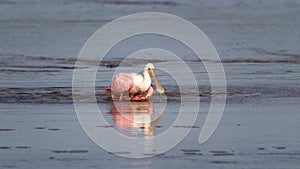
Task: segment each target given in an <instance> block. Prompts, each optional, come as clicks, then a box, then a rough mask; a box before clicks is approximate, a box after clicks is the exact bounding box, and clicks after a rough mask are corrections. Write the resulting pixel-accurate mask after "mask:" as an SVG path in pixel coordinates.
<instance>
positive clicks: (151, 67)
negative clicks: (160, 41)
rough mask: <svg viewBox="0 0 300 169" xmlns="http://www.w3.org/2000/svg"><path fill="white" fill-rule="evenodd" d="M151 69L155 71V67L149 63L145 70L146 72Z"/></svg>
mask: <svg viewBox="0 0 300 169" xmlns="http://www.w3.org/2000/svg"><path fill="white" fill-rule="evenodd" d="M150 69H155V67H154V65H153V64H152V63H148V64H147V65H146V66H145V68H144V70H146V71H149V70H150Z"/></svg>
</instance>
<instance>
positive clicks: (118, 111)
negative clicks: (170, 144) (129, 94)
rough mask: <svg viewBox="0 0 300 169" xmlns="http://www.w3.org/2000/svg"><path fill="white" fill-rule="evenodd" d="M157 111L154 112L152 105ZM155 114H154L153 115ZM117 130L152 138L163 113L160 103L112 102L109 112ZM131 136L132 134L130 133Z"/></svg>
mask: <svg viewBox="0 0 300 169" xmlns="http://www.w3.org/2000/svg"><path fill="white" fill-rule="evenodd" d="M154 104H155V109H157V111H154V106H153V105H154ZM154 112H155V113H154ZM109 113H110V114H111V115H112V118H113V122H114V123H115V126H116V127H117V128H118V129H121V130H123V131H124V130H125V131H129V132H135V133H137V132H138V133H141V132H142V133H143V135H144V136H148V137H149V136H153V135H154V134H155V128H156V125H157V123H158V122H159V120H160V117H161V115H162V113H163V106H162V105H161V103H152V102H151V101H146V102H131V101H114V102H113V104H112V107H111V109H110V112H109ZM131 134H132V133H131Z"/></svg>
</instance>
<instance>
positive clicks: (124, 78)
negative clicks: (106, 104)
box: [106, 63, 165, 101]
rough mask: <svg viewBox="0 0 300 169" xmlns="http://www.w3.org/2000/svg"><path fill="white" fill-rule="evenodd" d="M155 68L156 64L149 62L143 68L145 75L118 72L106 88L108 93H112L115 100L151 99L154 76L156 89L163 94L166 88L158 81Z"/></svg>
mask: <svg viewBox="0 0 300 169" xmlns="http://www.w3.org/2000/svg"><path fill="white" fill-rule="evenodd" d="M154 69H155V67H154V65H153V64H152V63H148V64H147V65H146V66H145V68H144V70H143V75H141V74H137V73H118V74H116V75H115V77H114V79H113V80H112V83H111V85H110V87H109V88H107V89H106V93H111V96H112V99H113V100H117V99H118V100H120V101H121V100H130V101H145V100H149V99H150V97H151V96H152V94H153V86H152V84H151V77H152V79H153V80H154V82H155V85H156V90H157V91H158V93H160V94H162V93H164V92H165V89H164V88H163V87H162V86H161V85H160V83H159V82H158V80H157V78H156V74H155V70H154Z"/></svg>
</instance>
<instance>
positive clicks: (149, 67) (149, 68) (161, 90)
mask: <svg viewBox="0 0 300 169" xmlns="http://www.w3.org/2000/svg"><path fill="white" fill-rule="evenodd" d="M154 69H155V67H154V65H153V64H152V63H148V64H147V65H146V66H145V68H144V71H147V72H148V73H149V74H150V76H151V77H152V79H153V80H154V82H155V85H156V90H157V91H158V93H161V94H162V93H164V92H165V89H164V88H163V87H162V86H161V85H160V83H159V82H158V80H157V78H156V73H155V70H154Z"/></svg>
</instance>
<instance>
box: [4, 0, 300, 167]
mask: <svg viewBox="0 0 300 169" xmlns="http://www.w3.org/2000/svg"><path fill="white" fill-rule="evenodd" d="M299 9H300V4H299V2H298V1H293V0H292V1H291V0H281V1H279V2H276V3H275V2H272V1H264V2H260V1H251V3H248V2H243V1H236V0H232V1H226V2H223V1H222V2H221V1H209V2H208V1H195V2H194V1H160V0H158V1H147V2H146V1H139V0H138V1H106V0H105V1H102V0H99V1H98V0H89V1H86V2H79V1H77V0H72V1H65V0H62V1H34V0H25V1H21V0H14V1H1V2H0V21H1V24H0V37H1V38H0V42H1V46H0V114H1V115H0V167H1V168H41V166H42V168H53V167H55V168H87V167H89V168H99V167H101V168H164V167H165V168H166V167H168V168H170V167H173V168H184V167H185V168H196V167H197V168H199V167H203V168H298V165H299V159H300V149H299V143H300V138H299V135H298V134H295V133H299V125H298V121H299V120H300V117H299V113H298V110H299V96H300V88H299V86H300V84H299V83H300V67H299V63H300V62H299V61H300V60H299V59H300V51H299V45H298V44H300V38H299V35H300V32H299V29H298V28H299V24H300V23H299V22H297V21H298V20H299V16H300V14H299ZM142 11H158V12H167V13H171V14H175V15H178V16H180V17H183V18H185V19H187V20H189V21H191V22H192V23H194V24H195V25H197V26H198V27H199V28H200V29H201V30H202V31H203V32H204V33H205V34H207V35H208V37H209V38H210V39H211V40H212V42H213V44H214V45H215V47H216V49H217V51H218V52H219V54H220V58H221V60H222V62H223V66H224V69H225V73H226V78H227V84H228V87H227V105H226V109H225V113H224V115H223V119H222V121H221V124H220V126H219V128H218V129H217V131H216V132H215V134H214V135H213V137H212V138H211V139H209V141H208V142H207V143H205V144H203V145H199V144H198V141H197V140H198V136H199V133H200V130H201V128H202V124H203V122H204V119H205V117H206V115H207V112H208V108H209V104H210V98H211V94H212V93H211V88H210V82H209V78H208V76H207V73H206V70H205V69H204V67H203V63H202V62H214V61H213V60H202V61H200V60H199V59H198V58H197V57H196V56H195V55H194V54H193V53H192V52H190V51H189V50H187V49H186V48H183V47H181V46H180V43H178V42H173V41H170V39H167V38H163V37H157V36H144V37H134V38H131V39H129V40H128V41H126V42H124V43H120V44H119V45H118V46H117V47H116V48H114V51H112V52H110V53H109V54H108V55H107V56H106V58H105V59H104V60H103V61H102V62H101V64H100V66H99V67H98V71H97V79H96V82H95V84H96V86H95V90H96V98H97V104H98V106H99V108H100V110H101V112H102V113H103V115H104V117H105V119H106V120H107V121H108V122H109V125H103V124H99V126H98V127H99V128H104V129H109V128H115V129H116V130H118V131H120V132H121V133H123V134H125V135H127V136H131V137H147V136H153V135H158V134H160V133H162V132H163V131H165V130H166V129H167V128H168V127H170V126H171V125H172V123H173V122H174V120H175V119H176V118H177V115H178V112H179V110H178V109H179V107H180V106H179V103H180V96H181V95H182V96H189V99H190V101H191V102H190V104H189V105H185V106H193V105H194V102H193V100H194V98H198V97H200V100H201V102H200V106H201V108H200V111H199V113H198V118H197V121H196V123H195V124H194V125H189V126H173V128H175V129H176V130H181V129H185V128H189V129H191V132H190V134H189V135H188V136H187V138H185V139H184V140H183V141H182V142H181V143H180V144H179V145H178V146H176V147H175V148H174V149H172V150H170V151H168V152H166V153H164V154H162V155H159V156H155V157H152V158H146V159H141V160H140V159H126V158H120V157H118V156H115V155H112V154H110V153H108V152H106V151H104V150H102V149H101V148H99V147H98V146H96V145H95V144H94V143H93V142H92V141H91V140H90V139H89V138H88V136H87V135H86V134H85V133H84V132H83V130H82V129H81V127H80V124H79V122H78V120H77V117H76V113H75V111H74V107H73V104H72V102H73V100H72V74H73V70H74V69H89V68H90V67H94V66H98V65H97V64H95V63H96V62H97V61H95V60H80V62H81V63H83V64H82V65H84V66H82V67H75V62H76V57H77V55H78V53H79V51H80V49H81V47H82V46H83V45H84V43H85V41H86V40H87V39H88V38H89V37H90V36H91V35H92V34H93V33H94V32H95V31H96V30H97V29H98V28H100V27H101V26H103V25H104V24H106V23H107V22H109V21H112V20H114V19H116V18H118V17H120V16H123V15H126V14H130V13H134V12H142ZM253 11H255V13H253ZM145 38H146V39H148V40H147V41H143V40H144V39H145ZM129 46H130V47H129ZM145 47H161V48H164V49H167V50H171V51H173V52H174V53H176V54H177V55H178V56H180V57H181V58H182V59H183V60H184V61H185V62H186V63H187V64H188V65H189V66H190V68H191V69H192V72H193V73H194V75H195V77H196V79H197V82H198V85H197V87H191V88H188V90H185V91H184V92H181V94H179V90H180V89H179V87H178V86H177V84H176V81H175V80H174V79H173V78H172V77H170V75H168V74H167V73H166V72H164V71H162V70H159V69H160V68H161V69H162V68H163V67H162V66H164V65H166V63H171V61H172V60H171V59H170V58H169V57H167V56H164V57H161V56H152V55H151V54H149V55H145V56H143V58H131V59H128V60H126V61H125V62H124V61H123V62H122V59H123V58H124V57H125V56H127V55H129V54H130V53H131V52H133V51H135V50H137V49H141V48H145ZM148 62H152V63H154V65H156V67H157V69H158V70H157V76H158V79H159V80H160V82H161V84H162V85H163V86H164V88H165V89H166V93H165V97H166V98H167V105H166V109H165V110H164V113H163V115H161V116H160V111H159V109H157V106H159V104H160V103H161V102H159V100H160V97H161V96H159V95H158V94H157V93H155V94H154V96H153V98H152V100H151V102H147V103H121V104H122V105H121V112H120V111H116V109H115V106H114V105H113V103H112V102H111V100H110V97H109V96H106V95H105V94H104V93H105V88H106V87H107V86H108V85H109V83H110V81H111V77H112V74H113V73H114V71H115V70H116V69H119V68H123V69H126V70H128V69H130V68H131V67H133V65H134V67H138V68H140V70H141V69H142V68H143V66H144V65H145V63H148ZM169 66H170V67H172V64H169ZM173 66H174V67H176V66H175V64H174V65H173ZM174 70H175V68H174ZM177 73H178V74H179V78H183V76H184V74H180V72H177ZM187 86H188V85H187ZM197 89H198V90H199V92H200V93H199V94H197V93H195V92H194V91H195V90H197ZM91 90H92V89H76V90H75V94H76V92H78V93H81V92H84V93H86V92H90V91H91ZM221 94H222V93H221ZM89 96H92V93H91V95H89V94H87V95H86V97H83V98H82V100H81V101H82V102H85V103H87V104H89V103H91V102H92V101H93V99H91V97H89ZM135 111H137V112H140V111H142V113H136V112H135ZM120 113H121V114H123V115H124V116H120ZM132 119H135V120H132ZM150 119H152V120H154V119H156V120H155V121H153V122H149V120H150ZM136 122H138V123H136ZM118 153H120V154H122V153H130V152H118ZM112 160H113V163H112V162H111V161H112Z"/></svg>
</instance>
